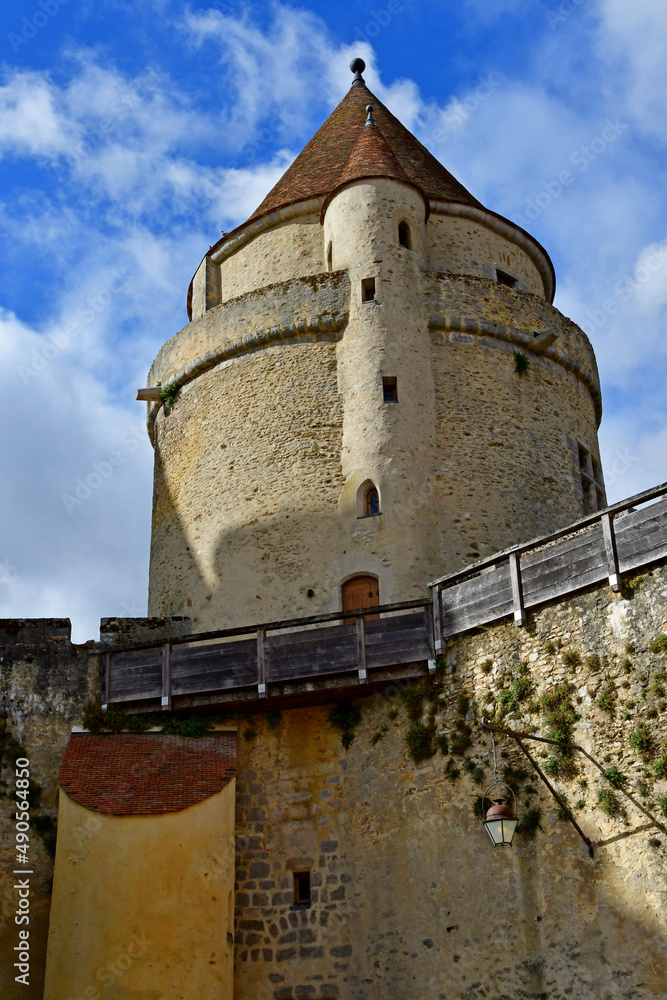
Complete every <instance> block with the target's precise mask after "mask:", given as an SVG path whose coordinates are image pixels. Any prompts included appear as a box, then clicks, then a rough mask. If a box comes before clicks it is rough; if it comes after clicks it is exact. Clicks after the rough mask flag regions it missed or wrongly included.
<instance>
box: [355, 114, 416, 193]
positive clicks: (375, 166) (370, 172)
mask: <svg viewBox="0 0 667 1000" xmlns="http://www.w3.org/2000/svg"><path fill="white" fill-rule="evenodd" d="M362 177H392V178H393V179H394V180H397V181H405V182H406V183H407V184H410V183H411V182H410V178H409V177H408V175H407V174H406V172H405V170H404V169H403V167H402V166H401V164H400V163H399V162H398V160H397V159H396V157H395V156H394V154H393V153H392V151H391V146H390V145H389V143H388V142H387V140H386V139H385V137H384V136H383V135H382V132H381V131H380V129H379V128H378V126H377V125H376V124H370V125H369V124H366V125H364V128H363V129H362V131H361V134H360V136H359V138H358V139H357V141H356V142H355V144H354V148H353V150H352V152H351V153H350V158H349V160H348V161H347V163H346V164H345V169H344V170H343V173H342V174H341V175H340V177H339V179H338V187H342V186H343V184H349V183H350V182H351V181H356V180H360V179H361V178H362Z"/></svg>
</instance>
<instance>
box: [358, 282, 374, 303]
mask: <svg viewBox="0 0 667 1000" xmlns="http://www.w3.org/2000/svg"><path fill="white" fill-rule="evenodd" d="M361 301H362V302H375V278H364V279H363V281H362V282H361Z"/></svg>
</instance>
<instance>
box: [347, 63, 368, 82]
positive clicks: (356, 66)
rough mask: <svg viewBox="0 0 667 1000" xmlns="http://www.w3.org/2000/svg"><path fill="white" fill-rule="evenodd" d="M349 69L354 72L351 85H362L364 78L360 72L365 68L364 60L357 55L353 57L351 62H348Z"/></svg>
mask: <svg viewBox="0 0 667 1000" xmlns="http://www.w3.org/2000/svg"><path fill="white" fill-rule="evenodd" d="M350 69H351V70H352V72H353V73H354V80H353V81H352V86H353V87H363V86H364V85H365V80H364V78H363V76H362V75H361V74H362V73H363V71H364V70H365V69H366V63H365V62H364V60H363V59H359V57H357V58H356V59H353V60H352V62H351V63H350Z"/></svg>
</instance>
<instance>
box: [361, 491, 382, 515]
mask: <svg viewBox="0 0 667 1000" xmlns="http://www.w3.org/2000/svg"><path fill="white" fill-rule="evenodd" d="M379 513H380V494H379V493H378V491H377V490H376V489H375V487H374V486H371V488H370V489H369V490H366V496H365V497H364V514H365V515H366V517H373V516H374V515H375V514H379Z"/></svg>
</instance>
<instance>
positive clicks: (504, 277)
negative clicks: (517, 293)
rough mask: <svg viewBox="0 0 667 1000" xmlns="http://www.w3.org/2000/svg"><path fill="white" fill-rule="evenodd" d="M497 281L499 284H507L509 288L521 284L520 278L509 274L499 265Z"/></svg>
mask: <svg viewBox="0 0 667 1000" xmlns="http://www.w3.org/2000/svg"><path fill="white" fill-rule="evenodd" d="M496 281H497V282H498V284H499V285H506V286H507V288H516V286H517V285H518V284H519V279H518V278H515V277H514V275H513V274H508V273H507V271H501V270H500V268H499V267H497V268H496Z"/></svg>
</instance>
